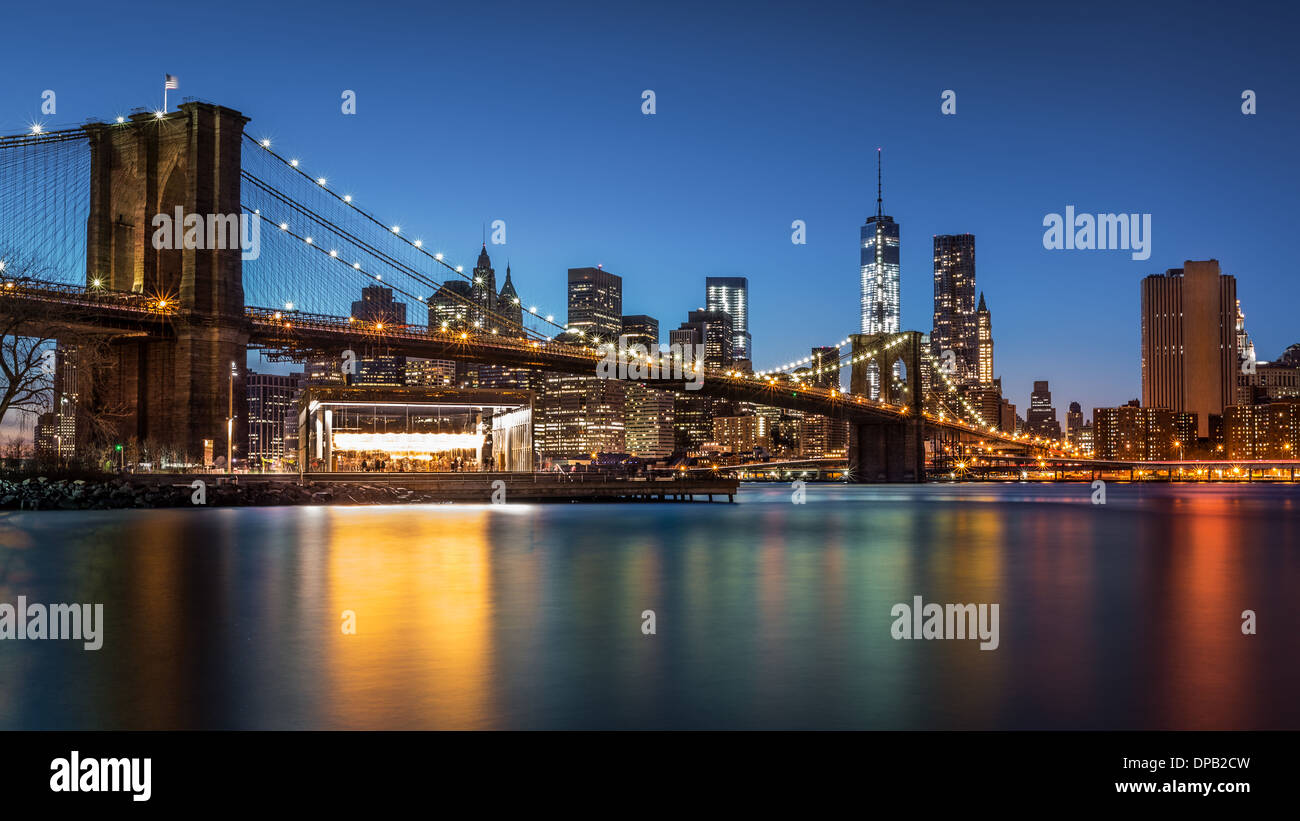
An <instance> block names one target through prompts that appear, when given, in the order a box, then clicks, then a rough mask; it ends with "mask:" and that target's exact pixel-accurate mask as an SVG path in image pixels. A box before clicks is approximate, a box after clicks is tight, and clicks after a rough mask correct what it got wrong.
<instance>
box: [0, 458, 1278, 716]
mask: <svg viewBox="0 0 1300 821" xmlns="http://www.w3.org/2000/svg"><path fill="white" fill-rule="evenodd" d="M1090 497H1091V489H1090V488H1089V487H1088V486H1087V485H1052V486H1029V485H1015V484H1012V485H961V486H922V487H845V486H839V485H809V486H808V490H807V503H806V504H803V505H795V504H791V501H790V488H789V487H788V486H784V485H779V486H778V485H752V486H746V487H745V489H744V490H743V491H742V493H741V495H740V496H739V497H738V502H737V504H734V505H719V504H715V505H705V504H694V505H682V504H679V505H654V504H651V505H519V506H506V507H493V506H473V505H455V506H453V505H429V506H400V507H334V508H309V507H294V508H289V507H286V508H252V509H196V510H161V511H104V512H41V513H10V514H7V515H3V518H0V602H9V603H15V602H16V600H17V596H19V595H24V596H26V597H27V600H28V601H29V602H32V601H39V602H46V603H49V602H102V603H103V604H104V609H105V621H106V625H105V628H104V629H105V637H104V647H103V649H101V650H99V651H97V652H87V651H85V650H83V649H81V643H80V642H71V641H61V642H60V641H31V640H28V641H16V640H15V641H0V728H3V729H13V728H67V729H118V728H121V729H170V728H352V729H407V728H410V729H416V728H803V727H820V728H832V727H853V728H898V729H913V728H916V729H937V728H981V729H984V728H1290V729H1297V728H1300V698H1297V693H1300V635H1298V633H1297V631H1300V487H1296V486H1275V487H1260V486H1250V487H1216V486H1208V485H1202V486H1180V487H1169V486H1163V485H1161V486H1155V485H1150V486H1135V485H1122V484H1115V483H1112V484H1110V485H1109V488H1108V498H1107V502H1108V503H1107V504H1106V505H1104V506H1102V505H1093V504H1091V503H1090ZM915 595H920V596H922V597H923V598H924V600H925V601H927V602H940V603H943V602H985V603H994V602H996V603H998V604H999V605H1000V608H999V609H1000V634H1001V635H1000V639H1001V646H1000V647H999V648H998V649H997V650H994V651H981V650H979V648H978V646H977V643H976V642H972V641H895V640H894V639H892V638H891V636H890V625H891V623H892V621H893V619H892V617H891V616H890V609H891V608H892V607H893V605H894V604H896V603H899V602H907V603H910V602H911V601H912V597H913V596H915ZM647 609H649V610H654V611H655V614H656V621H657V633H656V634H655V635H643V634H642V632H641V625H642V619H641V613H642V611H644V610H647ZM1246 609H1251V610H1254V611H1255V612H1256V613H1257V617H1258V634H1257V635H1253V636H1246V635H1242V632H1241V613H1242V611H1243V610H1246ZM344 610H352V611H354V612H355V613H356V620H357V634H356V635H344V634H343V633H342V630H341V624H342V621H341V614H342V612H343V611H344Z"/></svg>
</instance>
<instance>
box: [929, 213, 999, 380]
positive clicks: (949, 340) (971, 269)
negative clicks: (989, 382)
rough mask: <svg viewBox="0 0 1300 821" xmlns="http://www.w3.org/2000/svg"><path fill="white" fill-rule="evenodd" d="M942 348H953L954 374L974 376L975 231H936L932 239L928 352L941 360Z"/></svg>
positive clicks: (976, 340)
mask: <svg viewBox="0 0 1300 821" xmlns="http://www.w3.org/2000/svg"><path fill="white" fill-rule="evenodd" d="M944 351H952V352H953V354H954V356H955V364H956V366H957V371H956V373H955V374H953V376H956V377H957V378H958V379H959V380H962V381H968V380H972V379H975V378H976V376H977V375H978V372H979V336H978V321H977V317H976V315H975V235H974V234H939V235H937V236H935V238H934V327H933V329H932V330H931V331H930V352H931V354H932V355H933V356H934V358H935V359H936V360H940V361H942V360H943V359H944V358H945V356H944ZM989 377H990V379H991V378H992V374H990V375H989ZM981 381H983V380H981Z"/></svg>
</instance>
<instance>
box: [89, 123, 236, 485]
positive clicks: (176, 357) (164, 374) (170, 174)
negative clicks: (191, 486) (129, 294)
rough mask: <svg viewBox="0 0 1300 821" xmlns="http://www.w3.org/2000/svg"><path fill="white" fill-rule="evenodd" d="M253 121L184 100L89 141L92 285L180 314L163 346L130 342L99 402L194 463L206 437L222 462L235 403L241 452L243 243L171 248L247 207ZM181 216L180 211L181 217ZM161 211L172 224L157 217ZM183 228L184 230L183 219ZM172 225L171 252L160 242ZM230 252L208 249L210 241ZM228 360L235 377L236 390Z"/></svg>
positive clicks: (131, 432) (107, 371) (95, 395)
mask: <svg viewBox="0 0 1300 821" xmlns="http://www.w3.org/2000/svg"><path fill="white" fill-rule="evenodd" d="M247 122H248V118H247V117H245V116H243V115H242V114H240V113H239V112H238V111H235V110H233V109H229V108H225V107H223V106H218V105H213V104H211V103H202V102H188V103H184V104H182V105H181V106H180V111H179V112H172V113H170V114H166V115H164V116H162V117H159V116H157V115H155V114H146V113H139V114H133V115H131V116H130V117H129V118H127V119H126V120H125V121H124V122H122V123H94V124H90V125H87V126H84V128H85V130H86V134H87V137H88V138H89V142H90V210H89V216H88V218H87V225H86V285H87V286H88V287H91V286H93V285H94V284H95V283H96V282H98V283H99V285H100V287H103V288H106V289H109V290H117V291H133V292H136V293H141V294H144V295H145V296H146V297H148V298H150V299H152V300H158V301H165V302H166V303H167V305H168V306H174V307H175V308H176V310H177V313H176V315H175V318H174V320H173V322H172V333H171V335H170V336H169V337H168V338H165V339H153V338H151V339H140V338H130V337H127V338H123V339H120V340H118V341H117V343H116V344H115V347H114V355H113V357H112V358H111V361H110V362H109V363H108V365H107V366H105V367H102V368H100V369H98V372H97V373H95V374H94V375H92V377H91V379H92V383H93V391H92V401H95V402H98V403H101V404H102V405H104V406H106V407H113V408H116V409H119V411H120V413H121V416H120V417H119V419H120V421H119V424H118V435H119V437H120V438H121V439H123V440H131V439H134V440H137V441H138V442H140V443H142V444H143V443H150V444H152V445H155V446H157V447H161V448H165V449H167V450H170V451H172V452H174V453H175V454H177V455H178V456H184V457H187V458H188V459H189V460H190V461H198V460H200V459H202V457H203V455H204V444H205V440H207V441H211V443H212V449H213V453H214V455H215V454H221V455H224V452H225V449H226V442H227V425H226V418H227V415H228V412H229V407H230V405H231V403H232V396H233V404H234V408H235V412H234V416H235V419H236V423H235V425H234V435H233V436H232V437H230V438H231V439H232V440H233V444H234V452H235V453H236V454H241V453H242V452H243V451H245V450H246V448H244V447H242V446H241V442H244V441H246V435H245V431H246V430H247V427H246V420H245V419H244V417H245V416H246V409H245V408H246V403H245V400H244V384H243V379H242V374H243V372H244V370H245V368H244V364H245V358H246V352H247V347H248V331H247V328H246V322H245V318H244V286H243V260H242V257H241V253H242V252H241V249H240V247H239V243H237V242H235V243H229V242H226V243H215V242H213V241H212V240H213V239H214V238H213V237H210V236H206V233H207V232H204V233H202V234H200V236H202V237H204V239H205V240H207V241H205V242H202V243H199V246H200V247H194V248H186V247H184V242H183V241H182V242H181V243H180V246H181V247H176V245H177V243H176V242H175V239H176V237H177V236H178V235H179V236H180V237H182V238H183V236H184V224H183V220H184V219H185V218H186V217H188V216H190V215H196V216H197V217H198V218H200V219H201V220H203V221H204V225H205V226H206V225H207V224H208V219H209V217H212V218H213V219H214V220H216V219H218V218H220V217H228V216H231V215H233V216H234V217H235V218H236V219H237V218H238V216H239V214H240V213H241V208H240V157H241V151H242V139H243V137H242V135H243V131H244V125H245V123H247ZM178 209H179V212H178ZM158 215H162V216H163V217H165V219H161V220H158V221H156V220H155V218H156V217H158ZM178 216H179V218H180V219H181V220H182V224H181V225H180V226H176V225H175V221H176V219H177V218H178ZM168 226H170V227H171V228H172V229H173V230H172V237H171V242H170V245H171V246H172V247H170V248H169V247H166V246H167V245H168V244H169V243H168V242H166V240H159V239H158V237H157V234H158V231H159V229H160V228H163V229H164V230H165V229H166V228H167V227H168ZM219 244H220V245H227V246H230V245H233V247H212V246H214V245H219ZM232 363H234V364H235V371H236V372H237V373H238V374H239V375H240V376H239V377H238V378H237V379H236V381H235V385H234V389H233V391H232V389H231V385H230V374H231V370H232Z"/></svg>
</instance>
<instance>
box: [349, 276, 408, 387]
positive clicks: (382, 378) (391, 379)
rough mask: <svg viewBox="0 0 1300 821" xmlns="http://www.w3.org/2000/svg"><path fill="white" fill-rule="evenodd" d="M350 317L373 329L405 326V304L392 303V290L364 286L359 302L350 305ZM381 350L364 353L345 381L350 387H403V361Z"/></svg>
mask: <svg viewBox="0 0 1300 821" xmlns="http://www.w3.org/2000/svg"><path fill="white" fill-rule="evenodd" d="M352 316H353V317H355V318H356V319H358V320H360V321H361V322H366V323H371V324H374V325H375V326H376V327H378V326H379V325H385V326H398V325H405V324H406V303H404V302H396V301H394V299H393V289H392V288H385V287H384V286H382V285H367V286H366V287H364V288H362V289H361V300H360V301H359V302H353V303H352ZM381 350H382V349H376V350H375V351H372V352H367V353H365V354H363V355H362V356H361V358H360V359H359V360H357V363H356V373H355V374H353V375H352V377H351V378H350V379H349V380H348V381H349V382H350V383H351V384H354V385H405V384H406V357H405V356H401V355H397V354H387V353H381V352H380V351H381Z"/></svg>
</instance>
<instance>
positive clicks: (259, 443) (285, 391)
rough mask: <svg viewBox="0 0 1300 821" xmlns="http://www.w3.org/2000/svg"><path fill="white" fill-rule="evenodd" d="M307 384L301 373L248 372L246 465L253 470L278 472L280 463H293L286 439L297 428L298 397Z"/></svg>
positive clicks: (292, 452) (292, 450) (293, 452)
mask: <svg viewBox="0 0 1300 821" xmlns="http://www.w3.org/2000/svg"><path fill="white" fill-rule="evenodd" d="M306 384H307V377H306V375H305V374H303V373H291V374H287V375H285V374H274V373H257V372H255V371H249V372H248V373H247V375H246V381H245V386H246V391H247V399H248V465H249V467H250V468H251V469H252V470H259V471H267V470H277V469H279V468H280V467H282V462H283V460H285V459H286V457H288V458H289V459H290V460H293V457H294V454H295V450H294V449H291V448H286V447H285V440H286V439H287V438H289V437H290V436H291V435H293V434H294V433H295V432H296V431H297V429H298V406H297V400H298V396H299V395H300V394H301V392H302V389H303V388H304V387H305V386H306Z"/></svg>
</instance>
